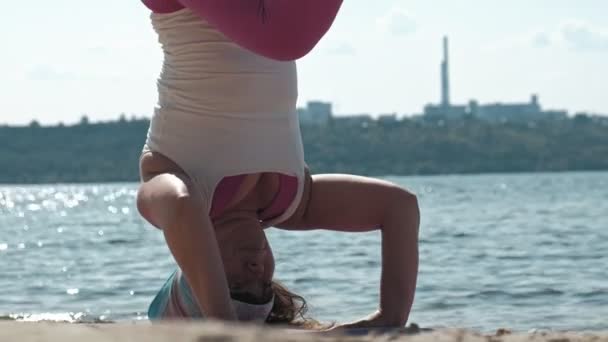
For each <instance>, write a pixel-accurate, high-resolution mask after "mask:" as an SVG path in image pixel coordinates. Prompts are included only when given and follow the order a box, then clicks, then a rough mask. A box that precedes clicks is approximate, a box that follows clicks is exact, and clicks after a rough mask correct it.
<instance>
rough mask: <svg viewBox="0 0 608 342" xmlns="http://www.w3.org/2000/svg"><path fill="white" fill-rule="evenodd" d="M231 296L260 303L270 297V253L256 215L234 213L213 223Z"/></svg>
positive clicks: (271, 266)
mask: <svg viewBox="0 0 608 342" xmlns="http://www.w3.org/2000/svg"><path fill="white" fill-rule="evenodd" d="M214 227H215V232H216V238H217V241H218V244H219V247H220V254H221V257H222V261H223V263H224V270H225V272H226V278H227V280H228V286H229V287H230V293H231V294H232V296H233V297H234V298H235V299H237V300H240V301H243V302H247V303H252V304H262V303H267V302H268V301H269V300H270V299H271V298H272V290H271V281H272V278H273V275H274V256H273V255H272V250H271V249H270V245H269V244H268V240H267V239H266V234H264V230H263V229H262V226H261V225H260V222H259V221H258V219H257V217H255V216H253V215H249V214H247V213H245V212H235V213H232V214H231V215H229V216H226V217H223V218H222V219H221V220H217V221H216V222H214Z"/></svg>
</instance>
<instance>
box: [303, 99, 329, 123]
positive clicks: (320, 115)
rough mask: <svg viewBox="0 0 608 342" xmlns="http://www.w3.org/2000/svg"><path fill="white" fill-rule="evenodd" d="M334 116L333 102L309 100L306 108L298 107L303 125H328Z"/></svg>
mask: <svg viewBox="0 0 608 342" xmlns="http://www.w3.org/2000/svg"><path fill="white" fill-rule="evenodd" d="M332 116H333V111H332V105H331V102H321V101H309V102H308V103H306V107H305V108H298V117H299V119H300V124H302V125H327V124H328V123H329V121H330V120H331V118H332Z"/></svg>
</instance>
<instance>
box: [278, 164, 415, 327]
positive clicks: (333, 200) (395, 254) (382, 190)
mask: <svg viewBox="0 0 608 342" xmlns="http://www.w3.org/2000/svg"><path fill="white" fill-rule="evenodd" d="M302 203H303V204H302V205H301V206H300V208H298V210H296V213H295V214H294V215H293V216H292V217H291V218H290V219H289V220H288V221H287V222H284V223H281V224H279V225H277V226H278V228H283V229H289V230H306V229H330V230H337V231H346V232H362V231H370V230H375V229H378V228H379V229H381V232H382V271H381V278H380V305H379V308H378V311H377V312H374V313H372V314H371V315H369V316H368V317H365V318H363V319H361V320H359V321H356V322H353V323H350V324H344V325H341V326H339V327H345V328H357V327H360V328H373V327H400V326H403V325H405V323H406V322H407V319H408V316H409V313H410V309H411V307H412V303H413V301H414V292H415V290H416V279H417V275H418V227H419V225H420V213H419V208H418V201H417V198H416V196H415V195H413V194H412V193H410V192H408V191H406V190H404V189H402V188H401V187H399V186H397V185H395V184H392V183H389V182H386V181H383V180H378V179H373V178H367V177H359V176H351V175H315V176H313V177H312V180H311V181H310V182H307V184H306V186H305V188H304V198H303V199H302Z"/></svg>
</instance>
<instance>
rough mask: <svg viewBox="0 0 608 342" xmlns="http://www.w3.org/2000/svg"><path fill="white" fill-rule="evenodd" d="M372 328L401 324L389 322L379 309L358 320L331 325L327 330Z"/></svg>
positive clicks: (391, 326)
mask: <svg viewBox="0 0 608 342" xmlns="http://www.w3.org/2000/svg"><path fill="white" fill-rule="evenodd" d="M373 328H401V326H396V325H395V324H394V323H392V322H389V321H388V320H387V319H386V318H385V317H384V316H383V315H382V313H381V312H380V311H376V312H373V313H371V314H370V315H368V316H367V317H364V318H361V319H359V320H356V321H353V322H350V323H342V324H337V325H334V326H332V327H331V328H329V329H327V330H326V331H328V332H341V331H345V330H351V329H373Z"/></svg>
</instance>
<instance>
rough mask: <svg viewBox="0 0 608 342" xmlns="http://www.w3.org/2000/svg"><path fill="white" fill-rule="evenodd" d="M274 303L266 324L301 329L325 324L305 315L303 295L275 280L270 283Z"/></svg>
mask: <svg viewBox="0 0 608 342" xmlns="http://www.w3.org/2000/svg"><path fill="white" fill-rule="evenodd" d="M271 289H272V292H273V293H274V305H273V306H272V311H270V314H269V315H268V318H266V323H267V324H284V325H289V326H292V327H298V328H303V329H319V330H320V329H323V328H326V326H325V325H323V324H321V323H319V322H318V321H316V320H314V319H312V318H310V317H307V316H306V313H307V312H308V304H307V303H306V300H305V299H304V297H302V296H300V295H298V294H295V293H293V292H291V291H289V289H287V287H285V285H283V284H281V283H279V282H278V281H276V280H273V281H272V284H271Z"/></svg>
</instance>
